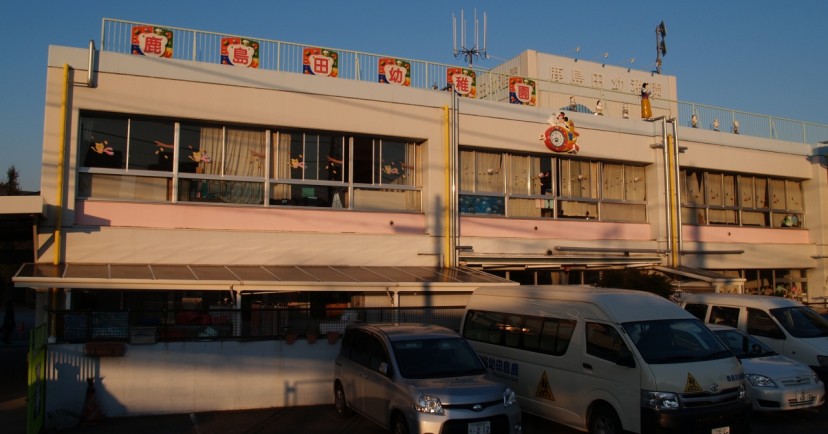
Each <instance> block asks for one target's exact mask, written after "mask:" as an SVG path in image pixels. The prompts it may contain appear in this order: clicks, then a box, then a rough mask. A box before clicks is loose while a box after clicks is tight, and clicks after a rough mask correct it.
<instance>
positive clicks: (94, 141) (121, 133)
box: [78, 115, 129, 169]
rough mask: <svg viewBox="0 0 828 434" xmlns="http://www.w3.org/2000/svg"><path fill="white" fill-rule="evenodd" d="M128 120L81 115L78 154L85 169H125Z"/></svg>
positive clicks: (119, 117)
mask: <svg viewBox="0 0 828 434" xmlns="http://www.w3.org/2000/svg"><path fill="white" fill-rule="evenodd" d="M128 128H129V120H128V119H127V118H125V117H121V116H115V115H83V116H81V119H80V133H81V138H80V144H79V148H80V149H79V150H78V154H79V155H80V161H81V165H82V166H85V167H104V168H112V169H124V168H126V151H127V130H128Z"/></svg>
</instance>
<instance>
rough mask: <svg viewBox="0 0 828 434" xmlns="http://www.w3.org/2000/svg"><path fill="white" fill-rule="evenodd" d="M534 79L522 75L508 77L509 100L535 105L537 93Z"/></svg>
mask: <svg viewBox="0 0 828 434" xmlns="http://www.w3.org/2000/svg"><path fill="white" fill-rule="evenodd" d="M536 88H537V87H536V86H535V81H534V80H530V79H528V78H523V77H509V102H510V103H512V104H520V105H529V106H535V105H536V104H537V95H536V94H535V92H536V91H535V90H536Z"/></svg>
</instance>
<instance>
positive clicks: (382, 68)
mask: <svg viewBox="0 0 828 434" xmlns="http://www.w3.org/2000/svg"><path fill="white" fill-rule="evenodd" d="M377 63H378V65H377V66H378V67H377V70H378V71H379V82H380V83H386V84H398V85H400V86H411V62H408V61H406V60H402V59H394V58H391V57H381V58H380V59H379V60H378V61H377Z"/></svg>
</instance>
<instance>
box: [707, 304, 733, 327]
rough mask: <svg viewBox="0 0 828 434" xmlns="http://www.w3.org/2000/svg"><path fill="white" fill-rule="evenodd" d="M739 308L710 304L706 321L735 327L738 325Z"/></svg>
mask: <svg viewBox="0 0 828 434" xmlns="http://www.w3.org/2000/svg"><path fill="white" fill-rule="evenodd" d="M739 310H740V309H739V308H738V307H725V306H712V307H711V308H710V321H708V322H709V323H711V324H722V325H726V326H730V327H736V326H738V325H739Z"/></svg>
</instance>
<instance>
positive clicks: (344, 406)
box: [334, 383, 353, 419]
mask: <svg viewBox="0 0 828 434" xmlns="http://www.w3.org/2000/svg"><path fill="white" fill-rule="evenodd" d="M334 408H335V409H336V415H337V416H339V417H341V418H343V419H347V418H349V417H351V415H352V414H353V412H352V411H351V408H350V407H348V401H347V400H345V391H344V390H342V385H341V384H339V383H336V385H335V386H334Z"/></svg>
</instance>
